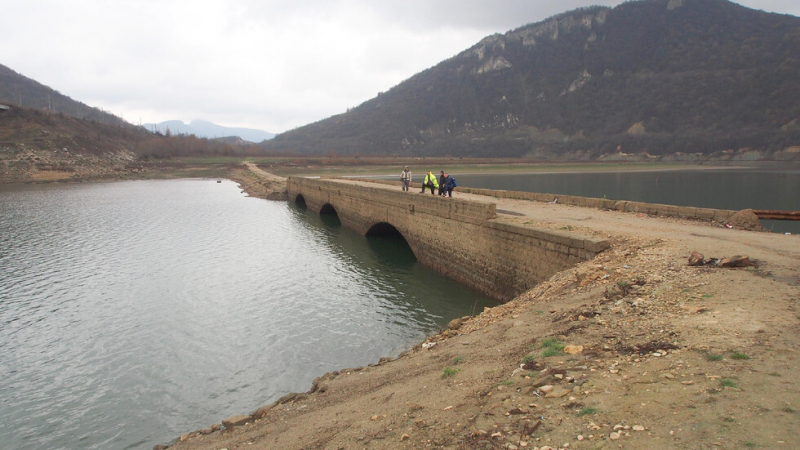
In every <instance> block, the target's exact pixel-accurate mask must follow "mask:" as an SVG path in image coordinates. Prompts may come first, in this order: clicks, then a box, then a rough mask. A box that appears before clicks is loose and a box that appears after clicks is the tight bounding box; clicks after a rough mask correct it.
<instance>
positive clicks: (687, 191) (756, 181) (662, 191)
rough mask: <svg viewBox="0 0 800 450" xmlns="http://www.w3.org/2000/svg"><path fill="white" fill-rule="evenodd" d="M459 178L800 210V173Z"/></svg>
mask: <svg viewBox="0 0 800 450" xmlns="http://www.w3.org/2000/svg"><path fill="white" fill-rule="evenodd" d="M431 170H433V169H431ZM439 170H440V169H438V168H437V169H436V170H435V171H436V172H437V173H438V171H439ZM418 172H420V170H418ZM421 176H422V175H419V176H418V177H417V180H415V181H419V180H420V179H421ZM457 180H458V184H459V186H469V187H475V188H487V189H504V190H509V191H526V192H545V193H551V194H561V195H577V196H582V197H595V198H603V196H605V197H606V198H608V199H612V200H629V201H639V202H646V203H661V204H666V205H679V206H697V207H704V208H717V209H731V210H740V209H747V208H752V209H779V210H791V211H800V170H761V169H749V170H742V169H736V170H690V171H677V170H676V171H661V172H617V173H536V174H502V175H498V174H490V175H468V174H465V175H458V176H457ZM456 192H457V191H456ZM762 223H763V224H764V226H765V227H766V228H768V229H771V230H772V231H775V232H781V233H782V232H792V233H794V234H800V222H796V221H795V222H789V221H777V220H769V221H767V220H765V221H762Z"/></svg>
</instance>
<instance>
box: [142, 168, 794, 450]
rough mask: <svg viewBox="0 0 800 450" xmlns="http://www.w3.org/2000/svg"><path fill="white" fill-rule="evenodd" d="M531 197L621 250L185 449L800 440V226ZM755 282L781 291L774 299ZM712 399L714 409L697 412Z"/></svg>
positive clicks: (207, 433)
mask: <svg viewBox="0 0 800 450" xmlns="http://www.w3.org/2000/svg"><path fill="white" fill-rule="evenodd" d="M235 181H236V180H235ZM465 195H466V194H465ZM498 201H505V200H498ZM514 202H516V203H514V205H515V207H517V208H519V207H520V206H519V205H520V204H522V203H523V202H520V201H519V200H516V201H514ZM523 206H524V207H525V208H528V209H530V213H531V214H533V215H534V216H539V215H540V214H541V217H548V218H549V219H546V220H543V221H542V222H541V223H537V224H536V225H537V226H545V227H550V228H554V229H558V228H559V227H561V226H562V224H564V223H565V222H566V223H569V224H570V226H574V227H580V228H581V229H582V230H583V231H584V232H585V233H589V234H594V235H602V236H608V237H609V238H610V239H612V241H613V244H612V248H611V249H610V250H607V251H606V252H604V253H602V254H600V255H598V257H597V258H595V259H594V260H591V261H588V262H586V263H581V264H579V265H578V266H576V267H573V268H571V269H568V270H566V271H563V272H560V273H558V274H556V275H555V276H553V277H552V278H551V279H550V280H548V281H547V282H545V283H542V284H541V285H539V286H536V287H535V288H533V289H532V290H530V291H528V292H526V293H524V294H522V295H520V296H518V297H517V298H516V299H514V300H512V301H511V302H508V303H506V304H503V305H499V306H497V307H494V308H487V309H486V310H485V311H484V312H482V313H481V314H479V315H477V316H475V317H471V318H462V319H457V320H454V321H453V322H451V326H450V327H449V329H448V330H444V331H442V332H440V333H438V334H435V335H433V336H430V337H428V338H427V339H426V340H425V342H424V343H420V344H418V345H415V346H414V347H412V348H411V349H409V350H407V351H404V352H402V353H401V354H400V356H399V357H398V358H396V359H391V358H381V360H380V361H378V362H377V363H376V364H371V365H369V366H366V367H360V368H353V369H349V370H342V371H336V372H331V373H328V374H325V375H323V376H321V377H319V378H318V379H316V380H315V381H314V383H313V385H312V387H311V389H310V390H309V391H308V392H306V393H291V394H287V395H286V396H284V397H282V398H280V399H278V400H277V401H276V402H274V403H272V404H270V405H266V406H264V407H261V408H258V409H257V410H255V411H254V412H253V413H251V414H248V415H241V416H235V417H232V418H228V419H226V420H224V421H223V423H224V424H225V428H226V429H225V431H222V432H220V431H218V428H219V427H218V426H212V427H207V428H204V429H201V430H198V431H196V432H191V433H186V434H184V435H183V436H181V437H180V438H178V439H177V440H176V442H174V443H173V446H174V448H176V449H218V448H222V447H224V448H229V449H231V448H240V447H244V446H246V447H247V448H255V449H262V448H308V447H311V448H351V447H354V446H358V447H368V448H421V447H426V446H430V445H432V446H433V447H437V448H497V447H498V446H504V447H505V448H523V447H528V448H540V449H546V448H567V446H566V445H565V444H570V445H569V448H589V447H590V446H594V447H593V448H597V445H600V444H603V445H606V444H610V443H612V442H613V441H615V440H620V442H621V443H622V442H624V443H625V445H626V446H628V445H630V446H633V447H635V448H663V447H664V446H665V445H666V446H674V445H680V446H683V445H692V446H693V448H696V447H701V448H702V447H705V446H717V445H722V446H723V447H727V446H729V445H746V446H749V445H750V444H753V445H765V446H770V445H784V444H788V445H792V444H793V443H796V442H797V441H796V440H795V439H793V436H792V434H791V433H792V426H791V425H790V424H791V423H792V421H793V418H794V417H793V416H792V414H794V413H793V412H792V411H794V409H793V408H794V407H795V406H796V405H797V404H798V403H800V395H799V394H798V390H797V384H796V377H793V375H792V374H795V373H797V372H796V371H797V370H798V369H800V367H799V366H798V363H797V361H796V358H790V357H789V356H790V355H791V354H792V353H793V352H794V350H793V347H794V346H795V345H796V343H797V340H798V331H797V327H796V322H797V317H800V315H797V314H796V317H791V316H789V317H787V316H786V315H784V314H782V313H781V311H785V309H786V308H789V309H792V308H794V306H793V305H795V302H794V301H793V300H792V299H793V298H798V291H800V288H798V286H800V285H799V284H793V283H794V282H793V281H792V280H800V274H798V270H797V269H796V267H800V244H798V242H799V241H798V240H797V239H796V238H793V237H791V236H782V235H770V234H767V233H755V232H747V231H738V230H726V229H720V228H718V227H713V226H711V225H708V224H706V223H696V222H690V221H686V220H683V219H676V218H658V217H651V216H643V217H642V216H641V215H636V214H634V213H625V212H613V211H598V210H594V209H591V208H580V207H574V206H565V205H548V204H533V203H532V202H525V205H523ZM537 211H546V213H537ZM534 213H535V214H534ZM587 214H588V215H591V216H592V220H591V221H590V222H586V221H585V220H584V217H585V216H586V215H587ZM557 215H562V216H563V217H554V216H557ZM576 219H577V220H578V222H575V221H574V220H576ZM520 220H522V219H520ZM620 221H622V222H620ZM623 223H624V226H622V224H623ZM734 236H735V238H734V239H731V237H734ZM691 249H699V250H700V251H701V252H705V253H707V254H708V255H709V256H710V255H712V254H713V255H716V256H722V254H721V253H715V252H720V251H721V252H725V253H724V255H725V256H731V255H732V253H731V252H733V251H734V250H735V249H741V250H746V251H748V252H751V251H752V252H755V253H753V254H752V255H751V256H753V257H755V258H757V260H758V264H759V265H758V266H757V267H751V268H744V269H704V268H697V267H691V266H689V265H688V264H687V263H686V258H688V256H689V255H688V253H689V252H690V250H691ZM744 286H747V288H744ZM750 292H761V293H769V294H770V296H771V298H772V299H773V300H772V301H771V302H770V303H769V304H760V303H759V302H756V301H755V300H754V299H753V297H752V296H751V295H749V294H750ZM742 308H745V309H746V312H745V313H742V312H741V311H740V310H741V309H742ZM542 319H547V320H542ZM698 327H699V328H698ZM697 330H700V331H701V332H698V331H697ZM545 338H547V339H545ZM553 341H555V342H557V343H556V344H554V343H553ZM551 350H552V351H551ZM765 353H768V354H770V355H771V357H770V358H767V357H766V356H767V355H766V354H765ZM781 355H783V357H781ZM784 374H785V375H784ZM784 376H786V377H788V379H787V378H781V377H784ZM780 382H783V383H780ZM786 382H788V385H786ZM753 386H759V388H758V389H753V388H752V387H753ZM429 387H430V389H429ZM644 387H647V389H644ZM607 393H610V394H611V395H608V394H607ZM615 393H618V394H619V395H616V394H615ZM698 396H700V400H702V401H700V403H698ZM766 398H771V399H773V402H778V403H777V404H776V406H772V407H770V408H768V409H769V411H773V412H774V413H772V414H764V413H763V412H762V413H758V411H759V410H758V409H753V405H756V404H758V403H759V402H763V401H764V399H766ZM780 402H785V405H784V406H780V404H779V403H780ZM645 405H649V407H647V408H645V407H644V406H645ZM793 405H794V406H793ZM698 408H699V411H697V412H702V414H701V416H702V420H700V419H698V418H697V414H694V413H693V411H695V410H698ZM764 416H766V418H765V417H764ZM729 417H733V420H734V421H735V422H740V423H745V424H746V425H745V426H742V427H740V428H741V429H738V430H729V432H727V433H726V434H725V435H722V437H720V435H719V433H711V434H709V433H708V432H707V430H708V429H709V427H712V428H713V427H716V428H719V429H722V428H726V425H725V424H726V423H727V422H728V418H729ZM698 420H699V421H698ZM215 427H216V428H217V429H215ZM640 430H641V431H640ZM776 436H780V437H777V438H776ZM769 439H771V441H769V442H768V440H769ZM690 443H691V444H690ZM512 446H514V447H512ZM155 448H163V447H159V446H156V447H155Z"/></svg>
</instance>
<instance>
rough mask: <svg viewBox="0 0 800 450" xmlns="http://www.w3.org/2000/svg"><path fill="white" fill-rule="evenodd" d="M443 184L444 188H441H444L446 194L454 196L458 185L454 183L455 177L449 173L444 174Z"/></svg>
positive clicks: (446, 195)
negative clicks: (454, 190)
mask: <svg viewBox="0 0 800 450" xmlns="http://www.w3.org/2000/svg"><path fill="white" fill-rule="evenodd" d="M441 185H442V186H443V188H440V189H444V196H445V197H450V198H452V197H453V189H455V187H456V186H455V183H453V177H451V176H450V175H448V174H444V181H443V182H442V184H441Z"/></svg>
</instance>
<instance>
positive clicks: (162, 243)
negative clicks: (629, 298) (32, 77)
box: [0, 180, 492, 449]
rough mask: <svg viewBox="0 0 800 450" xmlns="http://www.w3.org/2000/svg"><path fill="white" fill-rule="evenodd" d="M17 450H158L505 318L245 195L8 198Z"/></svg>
mask: <svg viewBox="0 0 800 450" xmlns="http://www.w3.org/2000/svg"><path fill="white" fill-rule="evenodd" d="M0 268H1V269H2V270H0V401H1V402H2V403H1V405H2V406H0V423H2V424H3V426H2V427H0V447H2V448H8V449H44V448H46V449H110V448H113V449H150V448H152V447H153V445H155V444H159V443H166V442H168V441H170V440H171V439H173V438H175V437H177V436H180V435H181V434H182V433H185V432H187V431H191V430H196V429H199V428H202V427H205V426H208V425H210V424H212V423H219V421H220V420H221V419H223V418H225V417H228V416H231V415H235V414H242V413H245V414H246V413H249V412H251V411H253V410H254V409H256V408H257V407H259V406H262V405H265V404H268V403H270V402H272V401H274V400H275V399H277V398H278V397H280V396H282V395H284V394H286V393H288V392H303V391H306V390H308V389H309V388H310V386H311V381H312V380H313V379H314V378H316V377H317V376H320V375H322V374H323V373H325V372H329V371H332V370H338V369H342V368H347V367H356V366H362V365H366V364H369V363H373V362H377V361H378V359H379V358H380V357H383V356H392V355H397V354H398V353H399V352H401V351H402V350H404V349H406V348H408V347H409V346H411V345H413V344H415V343H417V342H419V341H420V340H421V339H423V338H424V337H425V336H426V335H428V334H430V333H432V332H435V331H437V330H438V329H440V328H442V327H444V326H445V325H446V323H447V322H448V321H449V320H451V319H452V318H454V317H461V316H463V315H468V314H470V313H472V311H473V310H474V311H482V310H483V307H484V306H488V305H491V304H492V302H491V301H490V300H489V299H487V298H485V297H483V296H481V295H479V294H477V293H476V292H474V291H471V290H469V289H467V288H465V287H463V286H461V285H459V284H457V283H454V282H452V281H450V280H448V279H447V278H444V277H442V276H440V275H438V274H437V273H434V272H433V271H431V270H429V269H427V268H425V267H423V266H421V265H420V264H419V263H418V262H417V261H416V258H415V257H414V255H413V253H412V252H411V250H410V249H409V247H408V245H407V244H406V243H405V241H404V240H403V239H402V238H397V237H396V238H378V237H371V238H366V237H364V236H360V235H358V234H356V233H354V232H352V231H350V230H348V229H346V228H344V227H342V226H341V224H340V223H339V221H338V219H337V217H336V216H320V215H319V214H317V213H315V212H311V211H305V210H302V209H299V208H297V207H295V206H293V205H290V204H286V203H282V202H270V201H266V200H259V199H253V198H248V197H245V196H244V195H243V194H242V193H241V192H240V191H239V189H238V188H237V186H236V185H235V184H234V183H233V182H230V181H224V182H222V183H216V181H215V180H170V181H138V182H118V183H93V184H81V185H46V186H23V187H8V186H0Z"/></svg>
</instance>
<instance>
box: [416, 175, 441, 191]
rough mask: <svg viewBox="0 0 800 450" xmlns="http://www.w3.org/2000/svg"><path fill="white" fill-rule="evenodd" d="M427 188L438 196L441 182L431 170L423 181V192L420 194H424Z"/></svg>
mask: <svg viewBox="0 0 800 450" xmlns="http://www.w3.org/2000/svg"><path fill="white" fill-rule="evenodd" d="M426 187H429V188H430V189H431V194H433V195H436V188H438V187H439V181H437V180H436V175H434V174H433V173H431V171H430V170H429V171H428V173H427V174H425V179H424V180H422V190H421V191H420V192H419V193H420V194H424V193H425V188H426Z"/></svg>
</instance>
